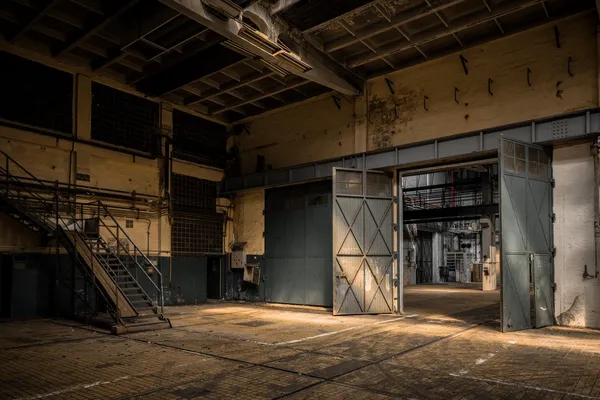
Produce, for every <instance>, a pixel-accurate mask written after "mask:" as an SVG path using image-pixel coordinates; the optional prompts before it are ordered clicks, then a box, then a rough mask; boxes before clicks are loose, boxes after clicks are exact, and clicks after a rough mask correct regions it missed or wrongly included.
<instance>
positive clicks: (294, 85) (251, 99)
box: [211, 78, 308, 115]
mask: <svg viewBox="0 0 600 400" xmlns="http://www.w3.org/2000/svg"><path fill="white" fill-rule="evenodd" d="M307 83H308V81H305V80H301V79H300V78H296V79H294V80H293V81H290V82H289V83H288V84H286V85H285V86H283V87H279V88H277V89H274V90H268V91H267V93H264V94H263V93H259V94H257V95H255V96H252V97H249V98H248V99H246V100H243V101H239V102H237V103H234V104H231V105H229V106H227V107H222V108H219V109H217V110H214V111H213V112H212V113H211V115H217V114H221V113H223V112H225V111H229V110H232V109H234V108H238V107H241V106H244V105H246V104H250V103H253V102H255V101H258V100H262V99H266V98H267V97H271V96H272V95H276V94H279V93H282V92H285V91H288V90H291V89H295V88H297V87H299V86H302V85H306V84H307Z"/></svg>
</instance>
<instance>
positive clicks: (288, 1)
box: [269, 0, 302, 15]
mask: <svg viewBox="0 0 600 400" xmlns="http://www.w3.org/2000/svg"><path fill="white" fill-rule="evenodd" d="M301 1H302V0H278V1H277V2H276V3H273V4H271V5H270V6H269V11H270V12H271V15H275V14H278V13H280V12H282V11H285V10H286V9H288V8H290V7H291V6H293V5H295V4H297V3H299V2H301Z"/></svg>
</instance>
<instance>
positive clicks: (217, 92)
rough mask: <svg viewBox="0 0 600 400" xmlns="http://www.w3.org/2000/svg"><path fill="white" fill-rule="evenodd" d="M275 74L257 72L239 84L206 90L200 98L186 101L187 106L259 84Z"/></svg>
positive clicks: (247, 76)
mask: <svg viewBox="0 0 600 400" xmlns="http://www.w3.org/2000/svg"><path fill="white" fill-rule="evenodd" d="M273 74H274V72H268V71H266V72H264V73H263V72H255V73H251V74H249V75H246V76H245V77H242V78H241V79H240V81H239V82H231V83H228V84H224V85H222V86H220V87H218V88H214V89H213V90H206V91H204V92H202V93H201V94H200V95H199V97H198V98H194V99H186V100H184V102H185V105H186V106H189V105H193V104H196V103H200V102H202V101H206V100H212V99H213V98H215V97H217V96H219V95H221V94H224V93H227V92H229V91H230V90H235V89H239V88H241V87H242V86H246V85H250V84H252V83H254V82H258V81H260V80H262V79H265V78H268V77H270V76H271V75H273Z"/></svg>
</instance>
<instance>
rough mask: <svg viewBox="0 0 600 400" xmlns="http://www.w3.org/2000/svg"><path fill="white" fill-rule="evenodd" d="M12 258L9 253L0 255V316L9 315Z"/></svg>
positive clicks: (6, 316)
mask: <svg viewBox="0 0 600 400" xmlns="http://www.w3.org/2000/svg"><path fill="white" fill-rule="evenodd" d="M12 261H13V258H12V255H11V254H1V255H0V318H10V317H11V309H12V306H11V302H12V280H13V278H12V275H13V262H12Z"/></svg>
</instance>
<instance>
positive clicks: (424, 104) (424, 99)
mask: <svg viewBox="0 0 600 400" xmlns="http://www.w3.org/2000/svg"><path fill="white" fill-rule="evenodd" d="M427 100H429V96H424V97H423V108H424V109H425V111H429V107H427Z"/></svg>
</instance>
